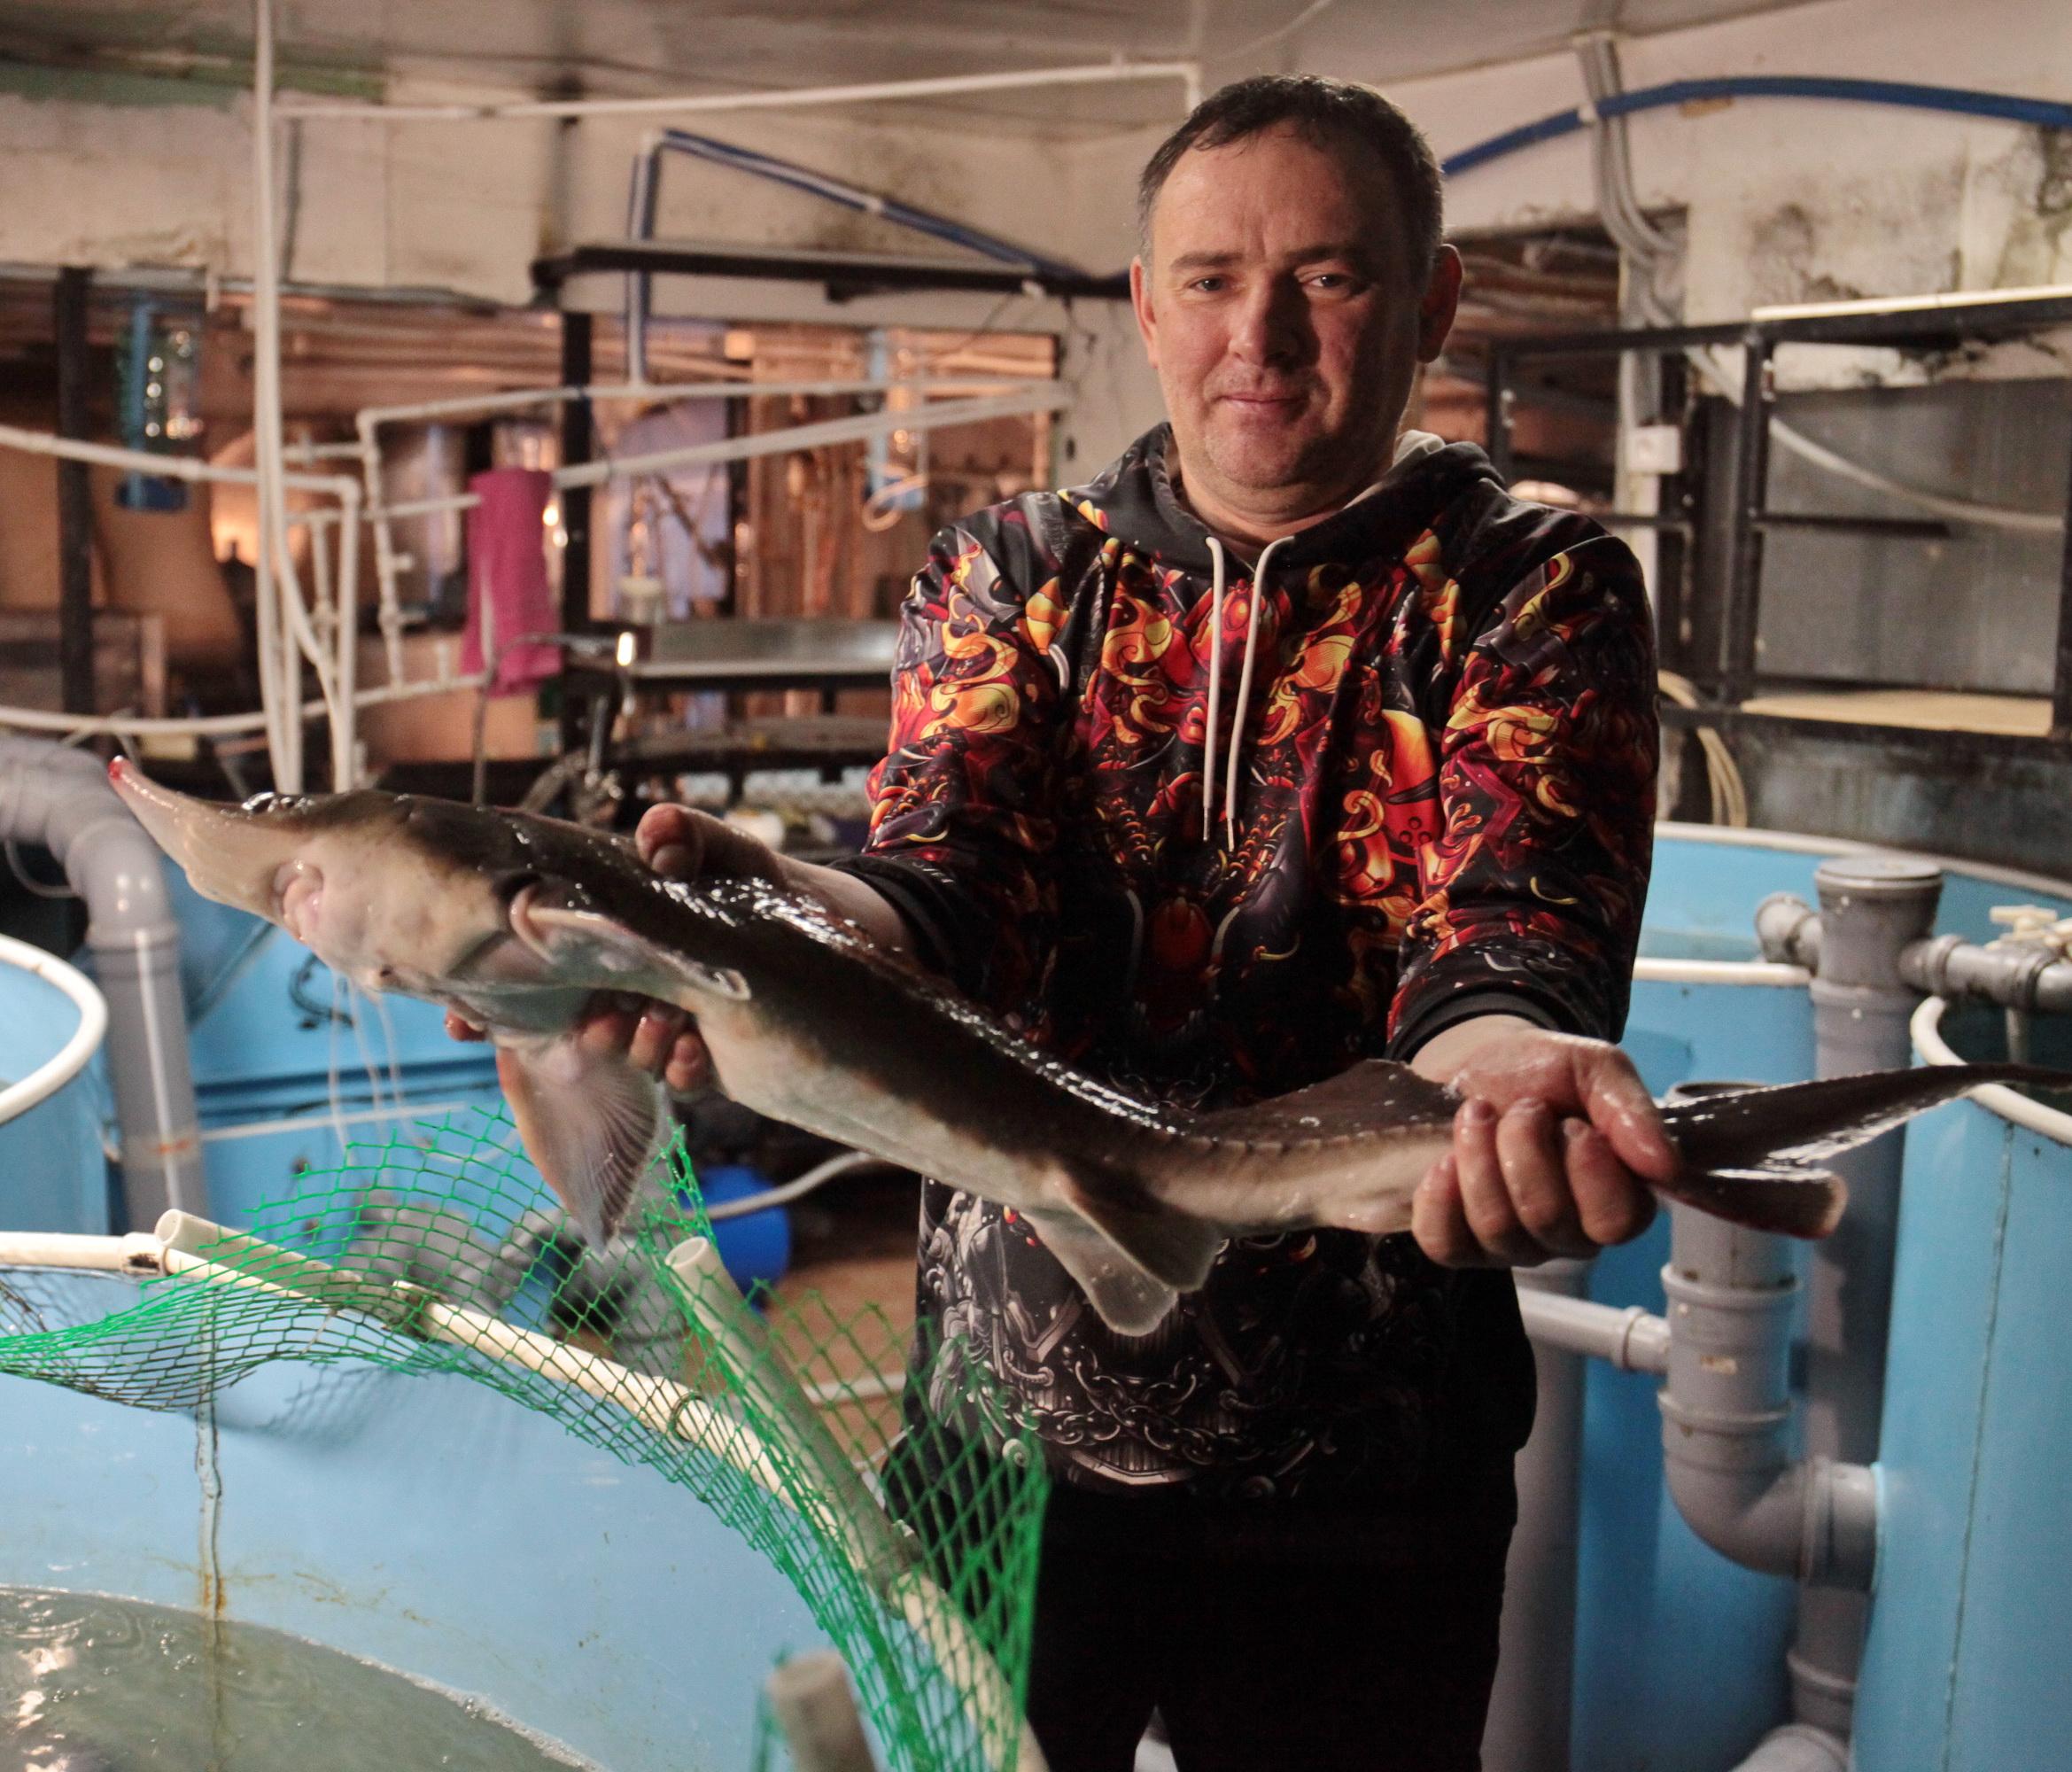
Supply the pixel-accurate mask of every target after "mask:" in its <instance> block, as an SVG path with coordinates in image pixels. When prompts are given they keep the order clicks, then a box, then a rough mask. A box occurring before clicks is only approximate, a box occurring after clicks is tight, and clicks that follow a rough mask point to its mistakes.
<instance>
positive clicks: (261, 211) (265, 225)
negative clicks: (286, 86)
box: [252, 0, 302, 794]
mask: <svg viewBox="0 0 2072 1772" xmlns="http://www.w3.org/2000/svg"><path fill="white" fill-rule="evenodd" d="M275 222H276V216H275V204H274V6H273V0H252V257H253V260H254V262H253V266H252V448H253V463H252V464H253V467H254V469H255V470H256V471H257V473H258V477H259V478H258V486H259V499H258V504H259V545H258V547H257V548H256V549H255V550H254V556H253V560H252V575H253V591H254V602H255V606H256V613H257V616H258V629H259V634H258V641H259V644H258V657H257V658H256V660H255V663H256V664H257V665H258V668H259V705H260V711H261V712H263V713H264V714H265V716H266V735H267V751H268V757H269V758H270V759H271V762H272V765H273V775H274V782H275V786H276V787H278V788H279V789H281V791H282V792H283V793H289V794H293V793H299V792H300V791H301V789H302V769H301V757H300V742H299V741H300V739H301V735H302V730H301V727H300V726H299V725H298V724H297V723H296V722H295V721H293V720H291V719H289V718H288V716H287V715H286V713H285V712H284V711H283V706H282V704H283V703H284V702H288V701H291V700H296V699H299V697H298V696H296V694H295V687H294V686H295V679H296V676H297V675H298V674H299V672H291V671H290V670H288V669H286V668H284V667H285V666H286V665H287V664H288V660H289V659H291V658H292V657H293V656H294V655H293V652H292V650H291V647H292V640H291V638H290V637H286V636H283V633H282V631H281V630H282V626H283V623H282V619H281V618H282V613H283V611H282V610H281V609H280V608H279V607H278V605H277V603H276V602H275V598H276V595H277V591H276V587H275V575H276V574H277V573H278V571H279V570H280V562H281V560H282V558H283V556H284V555H285V554H286V552H287V546H286V543H287V537H286V536H285V535H284V534H283V532H282V531H281V529H280V528H279V526H278V522H277V517H276V514H275V513H276V507H275V502H274V499H273V497H272V494H273V493H274V492H275V490H276V489H277V488H278V487H279V486H280V478H281V476H282V474H283V473H284V472H286V465H285V463H283V461H282V460H281V444H282V435H281V422H280V412H281V407H280V385H281V265H280V248H279V245H278V244H277V242H276V239H275ZM291 729H292V738H291Z"/></svg>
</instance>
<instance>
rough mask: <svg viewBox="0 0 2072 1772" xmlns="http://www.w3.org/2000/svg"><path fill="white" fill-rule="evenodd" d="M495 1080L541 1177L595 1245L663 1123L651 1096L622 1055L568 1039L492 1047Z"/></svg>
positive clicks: (614, 1222) (651, 1154)
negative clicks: (494, 1062)
mask: <svg viewBox="0 0 2072 1772" xmlns="http://www.w3.org/2000/svg"><path fill="white" fill-rule="evenodd" d="M496 1075H497V1080H498V1081H499V1082H500V1083H501V1084H503V1091H504V1097H505V1099H506V1100H508V1101H509V1103H510V1104H511V1118H512V1119H513V1120H514V1121H516V1123H517V1128H518V1136H519V1138H521V1139H524V1143H525V1149H526V1151H527V1153H528V1154H530V1155H531V1156H532V1161H533V1162H534V1163H535V1164H536V1165H537V1166H538V1168H539V1173H540V1175H541V1177H543V1178H544V1179H545V1181H546V1182H547V1185H548V1186H549V1187H551V1188H552V1189H553V1190H554V1191H555V1195H556V1196H557V1197H558V1198H559V1199H560V1201H561V1202H562V1204H563V1206H565V1207H567V1208H568V1209H569V1216H570V1217H572V1218H573V1219H574V1220H575V1221H576V1223H577V1224H578V1226H580V1227H581V1229H582V1232H583V1234H584V1235H585V1236H586V1238H588V1239H589V1240H590V1241H591V1242H592V1243H594V1244H597V1243H602V1242H603V1241H604V1240H606V1239H607V1238H609V1236H610V1235H611V1234H612V1232H615V1231H617V1229H618V1227H619V1225H620V1224H623V1223H624V1222H625V1216H626V1210H627V1209H628V1208H629V1207H630V1206H631V1205H632V1200H633V1190H634V1188H635V1186H636V1185H638V1184H639V1182H640V1177H641V1176H642V1175H644V1174H645V1173H646V1172H647V1170H648V1164H649V1163H651V1162H654V1160H655V1156H656V1151H657V1150H658V1149H659V1148H660V1146H661V1143H662V1137H663V1133H664V1130H665V1129H666V1127H667V1126H668V1123H669V1115H668V1113H667V1110H666V1107H665V1105H664V1098H663V1094H662V1090H661V1088H660V1086H659V1085H658V1084H656V1082H655V1080H654V1079H653V1078H652V1077H650V1076H648V1075H647V1073H646V1072H645V1071H640V1070H636V1069H633V1067H632V1065H631V1064H629V1063H627V1062H626V1059H625V1054H624V1053H609V1054H607V1053H597V1052H595V1051H594V1050H592V1049H591V1048H589V1047H587V1046H586V1045H584V1044H583V1043H582V1041H581V1040H579V1039H578V1038H576V1037H575V1036H574V1035H572V1034H564V1035H562V1036H561V1037H559V1038H555V1039H551V1040H524V1041H514V1042H511V1043H509V1044H505V1045H499V1046H498V1048H497V1054H496Z"/></svg>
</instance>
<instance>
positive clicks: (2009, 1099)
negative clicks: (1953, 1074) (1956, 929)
mask: <svg viewBox="0 0 2072 1772" xmlns="http://www.w3.org/2000/svg"><path fill="white" fill-rule="evenodd" d="M1949 1006H1950V1005H1949V1003H1948V1001H1947V1000H1946V999H1944V998H1941V997H1929V998H1926V999H1923V1000H1922V1002H1921V1007H1920V1008H1918V1009H1916V1010H1915V1011H1914V1012H1913V1020H1912V1021H1911V1022H1908V1023H1907V1028H1906V1031H1907V1033H1908V1034H1909V1036H1911V1037H1912V1038H1913V1050H1914V1053H1915V1055H1916V1056H1917V1057H1918V1058H1920V1060H1921V1062H1922V1063H1924V1064H1962V1063H1963V1062H1964V1060H1963V1059H1962V1058H1961V1057H1960V1056H1959V1054H1958V1053H1956V1051H1955V1050H1954V1049H1952V1046H1951V1045H1950V1042H1949V1041H1947V1040H1946V1039H1944V1038H1943V1012H1944V1010H1945V1009H1947V1008H1948V1007H1949ZM1967 1095H1968V1097H1969V1099H1970V1100H1974V1101H1975V1102H1977V1103H1978V1105H1979V1106H1980V1107H1983V1108H1984V1109H1985V1110H1986V1111H1987V1112H1988V1113H1990V1114H1998V1115H1999V1116H2000V1118H2001V1119H2003V1120H2006V1121H2007V1122H2009V1123H2011V1124H2014V1125H2016V1126H2020V1127H2021V1128H2022V1130H2023V1131H2027V1132H2035V1133H2037V1134H2039V1135H2040V1136H2042V1137H2044V1138H2046V1139H2050V1140H2051V1141H2052V1142H2053V1143H2054V1144H2060V1145H2072V1114H2066V1113H2063V1112H2060V1110H2059V1109H2058V1108H2055V1107H2045V1106H2044V1105H2043V1103H2042V1102H2040V1101H2031V1100H2029V1097H2028V1096H2026V1095H2023V1094H2022V1093H2021V1092H2019V1091H2016V1090H2013V1089H2010V1088H2008V1087H2007V1085H2006V1084H2004V1083H1988V1084H1982V1085H1980V1087H1978V1088H1976V1089H1973V1090H1969V1091H1967Z"/></svg>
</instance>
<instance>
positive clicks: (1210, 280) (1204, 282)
mask: <svg viewBox="0 0 2072 1772" xmlns="http://www.w3.org/2000/svg"><path fill="white" fill-rule="evenodd" d="M1229 282H1230V279H1229V278H1228V277H1222V276H1199V277H1196V278H1195V279H1194V280H1193V282H1191V283H1190V284H1188V285H1187V287H1188V288H1189V289H1198V290H1199V291H1201V292H1202V293H1203V294H1205V295H1214V294H1216V293H1218V292H1219V291H1222V289H1223V288H1224V287H1225V285H1226V284H1229Z"/></svg>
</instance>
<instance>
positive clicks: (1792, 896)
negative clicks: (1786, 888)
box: [1756, 892, 1820, 972]
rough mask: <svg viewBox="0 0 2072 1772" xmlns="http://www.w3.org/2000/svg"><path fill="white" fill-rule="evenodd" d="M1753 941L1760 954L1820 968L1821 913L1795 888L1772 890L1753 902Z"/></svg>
mask: <svg viewBox="0 0 2072 1772" xmlns="http://www.w3.org/2000/svg"><path fill="white" fill-rule="evenodd" d="M1756 941H1757V944H1758V945H1759V946H1760V947H1761V949H1762V952H1763V958H1764V959H1765V960H1782V961H1784V962H1786V963H1787V964H1789V965H1791V966H1803V967H1804V968H1806V969H1807V970H1808V971H1809V972H1818V971H1819V970H1820V913H1819V912H1818V911H1816V910H1814V909H1813V907H1812V905H1809V904H1807V903H1806V901H1805V900H1804V898H1800V897H1799V896H1798V895H1797V893H1795V892H1773V893H1771V894H1770V896H1769V897H1768V898H1765V899H1764V900H1763V902H1762V903H1761V904H1759V905H1757V906H1756Z"/></svg>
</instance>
